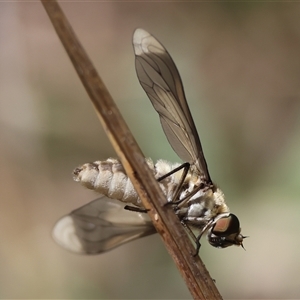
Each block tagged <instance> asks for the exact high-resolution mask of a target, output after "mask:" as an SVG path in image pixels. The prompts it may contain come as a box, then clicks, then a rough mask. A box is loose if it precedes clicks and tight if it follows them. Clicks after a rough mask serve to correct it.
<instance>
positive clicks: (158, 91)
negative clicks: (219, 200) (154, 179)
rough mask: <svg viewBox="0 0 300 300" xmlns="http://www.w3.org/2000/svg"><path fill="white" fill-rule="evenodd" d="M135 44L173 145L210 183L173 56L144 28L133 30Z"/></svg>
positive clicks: (139, 68)
mask: <svg viewBox="0 0 300 300" xmlns="http://www.w3.org/2000/svg"><path fill="white" fill-rule="evenodd" d="M133 45H134V52H135V67H136V72H137V76H138V79H139V81H140V83H141V85H142V87H143V89H144V90H145V92H146V93H147V95H148V97H149V99H150V100H151V102H152V104H153V106H154V108H155V110H156V111H157V112H158V114H159V116H160V121H161V124H162V127H163V130H164V132H165V134H166V136H167V138H168V141H169V143H170V145H171V146H172V148H173V149H174V151H175V152H176V153H177V155H178V156H179V157H180V158H181V159H182V160H183V161H187V162H190V163H192V164H195V166H196V167H197V169H198V171H199V173H200V174H201V175H202V176H203V177H204V178H205V180H206V181H207V182H209V183H211V179H210V176H209V173H208V169H207V164H206V161H205V158H204V155H203V151H202V147H201V143H200V140H199V136H198V133H197V130H196V128H195V124H194V121H193V118H192V116H191V113H190V110H189V107H188V105H187V102H186V99H185V95H184V91H183V86H182V82H181V78H180V75H179V73H178V70H177V68H176V66H175V64H174V62H173V60H172V58H171V56H170V55H169V53H168V52H167V50H166V49H165V48H164V47H163V46H162V45H161V44H160V43H159V42H158V41H157V40H156V39H155V38H154V37H153V36H152V35H151V34H150V33H148V32H146V31H145V30H143V29H137V30H136V31H135V32H134V35H133Z"/></svg>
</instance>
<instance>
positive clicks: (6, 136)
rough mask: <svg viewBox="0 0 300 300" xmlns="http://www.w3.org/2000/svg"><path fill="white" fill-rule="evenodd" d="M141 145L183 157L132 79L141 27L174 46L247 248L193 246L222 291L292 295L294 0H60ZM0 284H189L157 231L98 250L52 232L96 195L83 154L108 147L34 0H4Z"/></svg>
mask: <svg viewBox="0 0 300 300" xmlns="http://www.w3.org/2000/svg"><path fill="white" fill-rule="evenodd" d="M61 5H62V7H63V9H64V11H65V13H66V15H67V17H68V18H69V20H70V22H71V24H72V25H73V28H74V30H75V31H76V33H77V35H78V37H79V38H80V40H81V42H82V43H83V45H84V47H85V49H86V51H87V52H88V53H89V55H90V57H91V59H92V60H93V62H94V63H95V65H96V66H97V69H98V71H99V73H100V75H101V76H102V78H103V80H104V82H105V83H106V84H107V87H108V89H109V90H110V92H111V94H112V96H113V98H114V99H115V101H116V102H117V104H118V106H119V108H120V111H121V112H122V113H123V115H124V118H125V120H126V121H127V122H128V125H129V127H130V128H131V129H132V131H133V133H134V136H135V137H136V139H137V141H138V143H139V144H140V146H141V148H142V149H143V151H144V153H145V155H146V156H150V157H152V158H153V159H154V160H156V159H158V158H164V159H167V160H170V161H173V162H175V161H178V158H177V156H176V154H174V153H173V151H172V149H171V148H170V146H169V145H168V143H167V141H166V138H165V136H164V134H163V132H162V129H161V127H160V124H159V120H158V116H157V114H156V112H155V111H154V109H153V108H152V106H151V104H150V101H149V100H148V99H147V97H146V95H145V93H144V92H143V90H142V88H141V87H140V86H139V83H138V80H137V78H136V74H135V69H134V56H133V50H132V45H131V39H132V33H133V31H134V29H135V28H137V27H142V28H144V29H146V30H147V31H149V32H151V33H153V34H154V35H155V36H156V37H157V38H158V39H159V40H160V41H161V42H162V43H163V44H164V45H165V47H166V48H167V49H168V50H169V52H170V53H171V55H172V57H173V59H174V60H175V62H176V65H177V67H178V69H179V72H180V74H181V76H182V80H183V82H184V86H185V91H186V95H187V98H188V102H189V105H190V108H191V111H192V114H193V116H194V119H195V122H196V125H197V128H198V132H199V135H200V137H201V141H202V144H203V147H204V152H205V155H206V159H207V161H208V164H209V169H210V173H211V176H212V177H213V179H214V181H215V182H216V183H218V184H219V185H220V186H221V187H222V189H223V191H224V193H225V195H226V197H227V202H228V204H229V206H230V208H231V210H232V211H233V212H234V213H235V214H236V215H238V216H239V219H240V221H241V225H242V228H243V231H242V232H243V234H245V235H249V236H250V238H249V239H247V240H245V247H246V251H244V250H243V249H241V248H237V247H232V248H228V249H224V250H219V249H214V248H212V247H211V246H209V245H208V243H207V242H206V241H205V240H203V242H202V249H201V256H202V259H203V261H204V262H205V264H206V266H207V268H208V270H209V271H210V274H211V276H212V277H213V278H214V279H215V280H216V284H217V286H218V288H219V290H220V292H221V294H222V295H223V297H224V298H227V299H230V298H234V299H246V298H251V299H258V298H260V299H261V298H281V299H282V298H300V284H299V277H300V259H299V247H300V239H299V231H298V228H297V224H298V223H297V222H298V220H299V215H300V213H299V211H300V199H299V194H300V185H299V182H300V137H299V134H300V120H299V115H300V4H299V3H237V2H235V3H232V2H228V3H227V2H223V3H209V2H203V3H200V2H199V3H195V2H194V3H193V2H185V3H183V2H182V3H178V2H161V3H159V2H152V3H151V2H86V3H82V2H63V3H62V4H61ZM0 79H1V80H0V132H1V143H0V164H1V181H0V184H1V186H0V193H1V194H0V198H1V211H0V266H1V267H0V298H85V299H88V298H102V299H103V298H119V299H121V298H122V299H125V298H130V299H134V298H135V299H142V298H154V299H162V298H169V299H171V298H172V299H184V298H190V294H189V292H188V290H187V288H186V287H185V284H184V282H183V280H182V279H181V277H180V275H179V273H178V271H177V269H176V268H175V266H174V264H173V262H172V260H171V259H170V257H169V256H168V254H167V252H166V250H165V248H164V246H163V244H162V242H161V241H160V238H159V236H152V237H148V238H143V239H141V240H138V241H135V242H132V243H129V244H127V245H124V246H122V247H119V248H117V249H115V250H113V251H111V252H108V253H106V254H102V255H99V256H93V257H86V256H78V255H73V254H71V253H69V252H67V251H65V250H64V249H62V248H60V247H59V246H57V245H56V244H55V243H54V241H53V240H52V238H51V229H52V227H53V225H54V223H55V222H56V220H58V219H59V218H60V217H61V216H62V215H64V214H66V213H68V212H70V211H71V210H73V209H75V208H77V207H79V206H81V205H83V204H85V203H87V202H88V201H90V200H92V199H94V198H96V196H97V195H96V194H95V193H93V192H91V191H88V190H85V189H84V188H83V187H81V186H80V185H79V184H77V183H75V182H73V180H72V174H71V173H72V170H73V169H74V168H75V167H77V166H78V165H80V164H82V163H85V162H89V161H93V160H104V159H106V158H108V157H114V156H115V153H114V151H113V149H112V147H111V145H110V144H109V142H108V139H107V137H106V135H105V133H104V132H103V130H102V128H101V126H100V123H99V122H98V120H97V117H96V115H95V112H94V111H93V108H92V105H91V104H90V103H89V100H88V97H87V94H86V92H85V91H84V88H83V87H82V85H81V83H80V81H79V79H78V77H77V75H76V74H75V71H74V69H73V67H72V65H71V63H70V61H69V59H68V57H67V55H66V53H65V51H64V49H63V47H62V45H61V43H60V42H59V40H58V37H57V36H56V33H55V32H54V29H53V27H52V25H51V24H50V21H49V19H48V16H47V15H46V13H45V11H44V8H43V7H42V5H41V4H40V3H39V2H31V3H30V2H28V3H4V2H2V3H0Z"/></svg>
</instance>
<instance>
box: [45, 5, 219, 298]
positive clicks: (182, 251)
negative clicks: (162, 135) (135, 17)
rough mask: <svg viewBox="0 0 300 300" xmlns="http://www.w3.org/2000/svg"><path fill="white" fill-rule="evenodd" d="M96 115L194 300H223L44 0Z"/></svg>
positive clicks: (61, 20)
mask: <svg viewBox="0 0 300 300" xmlns="http://www.w3.org/2000/svg"><path fill="white" fill-rule="evenodd" d="M41 2H42V3H43V5H44V7H45V9H46V11H47V13H48V15H49V18H50V20H51V22H52V24H53V26H54V28H55V30H56V32H57V34H58V36H59V38H60V40H61V42H62V43H63V45H64V47H65V49H66V51H67V53H68V55H69V57H70V59H71V61H72V63H73V65H74V67H75V69H76V71H77V73H78V76H79V77H80V79H81V81H82V83H83V85H84V87H85V89H86V91H87V93H88V94H89V96H90V99H91V100H92V103H93V105H94V107H95V110H96V113H97V115H98V117H99V119H100V122H101V124H102V126H103V127H104V129H105V131H106V133H107V135H108V137H109V139H110V141H111V143H112V145H113V146H114V148H115V150H116V152H117V154H118V156H119V158H120V160H121V162H122V164H123V166H124V168H125V170H126V172H127V174H128V176H129V177H130V179H131V181H132V183H133V185H134V187H135V189H136V191H137V192H138V194H139V196H140V198H141V200H142V202H143V205H144V206H145V208H146V209H147V210H148V213H149V215H150V217H151V219H152V221H153V224H154V226H155V227H156V229H157V231H158V233H159V234H160V235H161V237H162V239H163V241H164V243H165V245H166V247H167V249H168V251H169V253H170V254H171V256H172V257H173V259H174V262H175V263H176V265H177V267H178V269H179V271H180V272H181V275H182V276H183V278H184V279H185V282H186V284H187V286H188V288H189V290H190V292H191V294H192V296H193V298H194V299H209V300H212V299H222V297H221V295H220V294H219V292H218V290H217V288H216V286H215V284H214V282H213V280H212V279H211V277H210V276H209V273H208V271H207V270H206V268H205V267H204V265H203V263H202V261H201V260H200V258H199V257H196V258H195V257H193V253H194V252H195V249H194V246H193V245H192V243H191V241H190V240H189V238H188V236H187V234H186V232H185V231H184V228H183V226H182V225H181V223H180V221H179V219H178V217H177V216H176V215H175V214H174V211H173V210H172V208H171V206H168V205H166V206H164V203H166V198H165V196H164V195H163V193H162V191H161V189H160V188H159V186H158V184H157V182H156V180H155V178H154V177H153V175H152V173H151V172H150V170H149V168H148V166H147V164H146V162H145V159H144V156H143V154H142V152H141V150H140V148H139V147H138V145H137V143H136V141H135V139H134V138H133V136H132V134H131V133H130V131H129V129H128V127H127V125H126V123H125V122H124V120H123V118H122V116H121V115H120V112H119V110H118V109H117V107H116V105H115V103H114V101H113V100H112V98H111V96H110V94H109V92H108V90H107V89H106V87H105V85H104V83H103V82H102V80H101V79H100V77H99V76H98V74H97V71H96V70H95V68H94V66H93V64H92V62H91V61H90V59H89V58H88V56H87V54H86V53H85V51H84V49H83V47H82V46H81V44H80V42H79V41H78V39H77V37H76V35H75V33H74V32H73V30H72V27H71V26H70V24H69V22H68V21H67V19H66V17H65V15H64V13H63V12H62V10H61V8H60V6H59V5H58V3H57V2H56V1H55V0H48V1H46V0H44V1H43V0H41Z"/></svg>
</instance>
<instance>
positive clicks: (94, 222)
mask: <svg viewBox="0 0 300 300" xmlns="http://www.w3.org/2000/svg"><path fill="white" fill-rule="evenodd" d="M124 206H125V205H124V204H123V203H121V202H120V201H117V200H114V199H110V198H108V197H106V196H101V197H100V198H98V199H96V200H94V201H92V202H90V203H88V204H86V205H84V206H82V207H80V208H78V209H76V210H74V211H72V212H71V213H70V214H69V215H66V216H64V217H62V218H61V219H60V220H59V221H58V222H57V223H56V224H55V226H54V228H53V232H52V236H53V238H54V240H55V241H56V242H57V243H58V244H59V245H61V246H62V247H64V248H66V249H67V250H69V251H72V252H75V253H79V254H97V253H102V252H105V251H108V250H111V249H112V248H115V247H117V246H120V245H122V244H124V243H127V242H129V241H132V240H135V239H137V238H140V237H143V236H147V235H150V234H153V233H156V230H155V228H154V226H153V225H152V222H151V220H150V218H149V217H148V215H147V214H146V213H137V212H132V211H128V210H125V209H124Z"/></svg>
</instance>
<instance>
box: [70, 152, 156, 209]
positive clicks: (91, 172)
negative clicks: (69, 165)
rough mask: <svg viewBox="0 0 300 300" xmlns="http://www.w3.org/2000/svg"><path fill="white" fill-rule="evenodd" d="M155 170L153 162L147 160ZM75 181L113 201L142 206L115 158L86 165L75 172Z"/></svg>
mask: <svg viewBox="0 0 300 300" xmlns="http://www.w3.org/2000/svg"><path fill="white" fill-rule="evenodd" d="M147 163H148V165H149V167H150V168H151V169H152V170H153V168H154V167H153V162H152V160H147ZM73 173H74V180H75V181H79V182H80V183H81V184H82V185H83V186H85V187H87V188H88V189H91V190H94V191H96V192H98V193H100V194H103V195H105V196H107V197H109V198H111V199H117V200H120V201H122V202H125V203H132V204H134V205H137V206H142V204H141V200H140V199H139V197H138V195H137V193H136V191H135V189H134V187H133V185H132V183H131V181H130V179H129V178H128V176H127V175H126V173H125V170H124V168H123V166H122V164H121V163H120V162H119V161H118V160H117V159H114V158H109V159H107V160H105V161H95V162H92V163H86V164H84V165H82V166H81V167H78V168H76V169H75V170H74V172H73Z"/></svg>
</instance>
